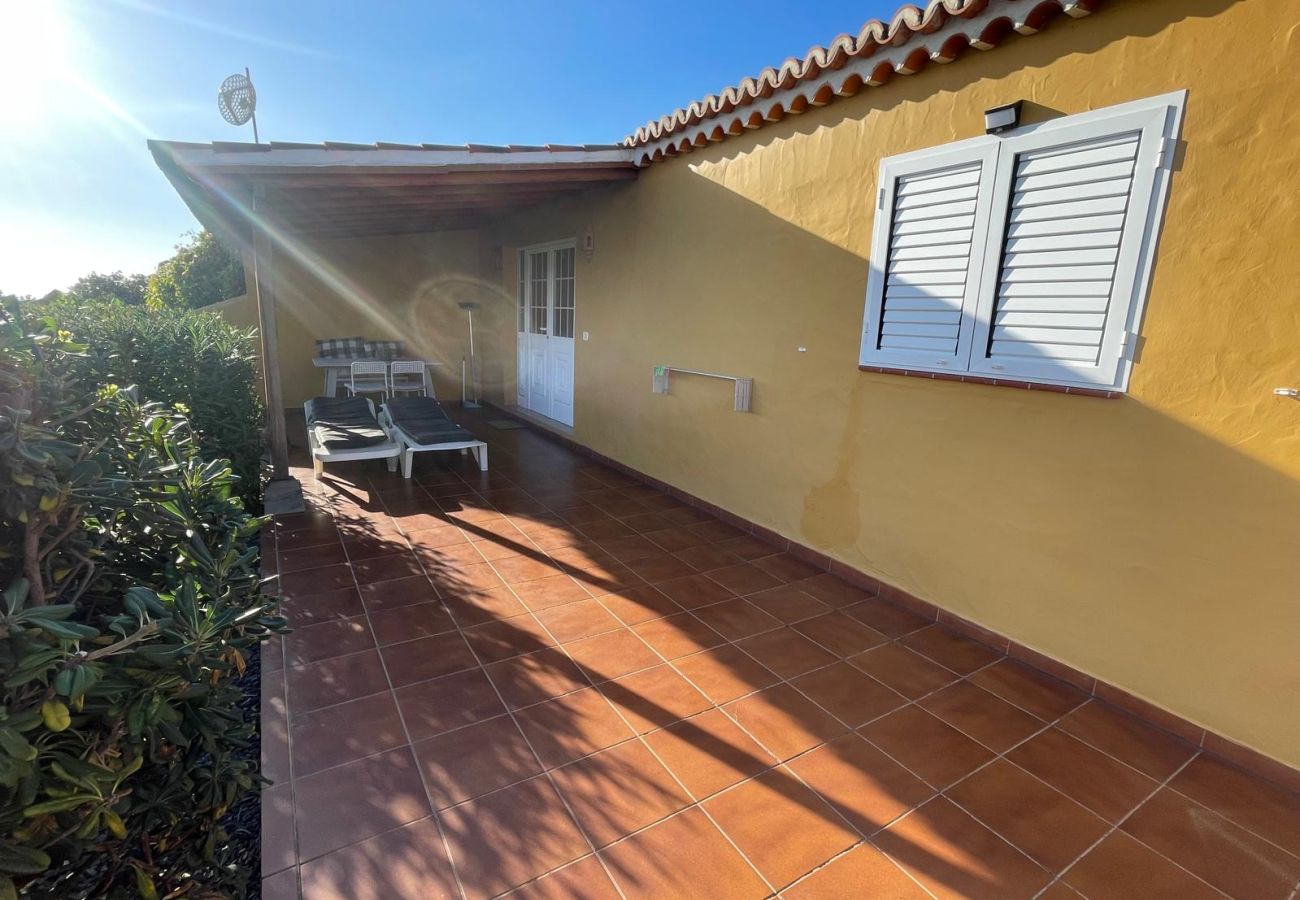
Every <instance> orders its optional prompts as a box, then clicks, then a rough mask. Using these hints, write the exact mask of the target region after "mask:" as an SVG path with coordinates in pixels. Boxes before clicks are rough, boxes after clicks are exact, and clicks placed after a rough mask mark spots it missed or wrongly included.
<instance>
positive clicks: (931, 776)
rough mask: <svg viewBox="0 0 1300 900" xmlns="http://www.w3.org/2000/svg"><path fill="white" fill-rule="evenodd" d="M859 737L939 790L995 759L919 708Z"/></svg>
mask: <svg viewBox="0 0 1300 900" xmlns="http://www.w3.org/2000/svg"><path fill="white" fill-rule="evenodd" d="M858 733H859V734H861V735H862V736H863V737H865V738H866V739H867V740H869V741H871V743H873V744H875V745H876V746H877V747H879V748H880V749H881V750H884V751H885V752H886V753H888V754H889V755H890V756H891V757H893V758H894V759H896V760H897V761H898V762H900V763H902V764H903V765H904V766H906V767H907V768H908V769H910V770H911V771H912V772H914V773H916V774H917V775H919V776H920V777H921V778H923V779H924V780H925V781H926V782H927V783H929V784H930V785H931V786H932V787H935V788H939V789H942V788H945V787H947V786H948V785H950V784H952V783H953V782H954V781H957V780H958V779H960V778H964V777H965V776H967V775H969V774H970V773H971V772H973V771H975V769H977V768H979V767H980V766H982V765H983V764H984V763H986V762H988V761H989V760H990V759H992V758H993V754H992V753H990V752H989V751H988V750H987V749H986V748H984V747H982V746H980V745H979V744H977V743H976V742H975V741H973V740H971V739H970V738H968V737H967V736H966V735H964V734H962V733H961V732H960V731H958V730H957V729H955V728H953V727H952V726H951V725H948V724H946V723H945V722H943V721H942V720H940V719H937V718H935V717H934V716H932V715H930V714H929V713H928V712H926V711H925V710H923V709H921V708H920V707H917V706H907V707H904V708H903V709H900V710H898V711H896V712H892V713H890V714H889V715H887V716H885V717H884V718H882V719H877V720H876V721H874V722H872V723H871V724H869V725H866V726H864V727H862V728H860V729H858Z"/></svg>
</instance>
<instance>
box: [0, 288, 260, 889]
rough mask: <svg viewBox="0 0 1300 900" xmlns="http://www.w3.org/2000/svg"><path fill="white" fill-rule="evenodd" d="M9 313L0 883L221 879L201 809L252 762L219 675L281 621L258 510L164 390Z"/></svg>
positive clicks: (215, 829)
mask: <svg viewBox="0 0 1300 900" xmlns="http://www.w3.org/2000/svg"><path fill="white" fill-rule="evenodd" d="M21 316H22V314H21V313H19V312H4V311H0V588H3V594H2V595H0V679H3V681H0V693H2V694H3V707H2V708H0V898H11V897H14V896H15V891H16V887H17V886H18V885H28V884H29V883H32V882H33V881H34V880H35V881H36V882H38V883H39V884H41V885H43V886H46V887H48V886H49V885H50V884H52V883H58V882H60V880H61V879H63V880H64V884H65V888H66V879H69V878H72V877H74V874H75V875H76V876H78V877H81V878H83V879H84V877H85V873H86V872H87V871H88V870H91V871H93V872H94V874H95V875H97V876H98V878H97V881H96V883H95V884H94V886H93V890H92V893H93V896H97V897H98V896H107V897H125V896H130V895H136V894H138V895H140V896H144V897H157V896H163V895H171V892H173V891H174V892H177V893H176V894H175V895H176V896H180V895H181V894H184V895H185V896H191V897H199V896H211V895H212V892H213V891H217V890H220V891H232V892H235V893H237V894H242V892H243V881H244V879H246V878H247V877H248V876H249V875H250V873H247V872H241V871H239V870H238V869H237V868H236V867H234V866H232V865H231V864H229V862H228V857H229V853H230V848H228V847H226V846H225V835H224V834H223V832H222V829H221V827H220V824H219V823H220V820H221V818H222V816H223V815H224V813H225V811H226V810H228V809H229V808H230V807H231V806H232V804H234V803H235V802H236V800H237V799H238V798H239V796H240V795H241V794H242V793H243V792H245V791H247V790H250V789H253V788H255V787H256V786H257V782H258V779H259V775H258V773H257V770H256V767H255V764H254V763H252V762H248V761H244V760H241V759H240V758H239V757H238V755H237V754H238V751H239V750H240V748H241V747H242V746H244V745H245V744H246V743H247V742H248V740H249V738H250V736H251V734H252V726H250V725H248V724H246V723H245V722H244V721H243V718H242V716H241V714H240V710H239V709H238V708H237V702H238V699H239V691H238V689H237V687H236V686H235V685H233V684H232V679H233V678H234V677H235V676H236V675H237V674H238V673H239V672H241V671H242V670H243V668H244V666H245V663H246V660H247V657H248V655H249V653H250V651H252V650H253V649H254V648H255V646H256V645H257V643H258V642H259V641H260V640H263V639H265V638H266V637H267V636H268V635H270V634H271V633H273V632H275V631H278V630H282V629H283V620H282V619H280V618H278V617H277V616H275V615H274V606H273V604H272V603H271V602H270V601H269V600H267V599H266V598H263V597H262V596H261V595H260V594H259V590H258V580H257V574H256V573H257V549H256V544H255V543H254V541H255V538H256V535H257V532H258V529H259V527H260V524H261V522H260V520H258V519H256V518H254V517H252V516H250V515H249V514H248V513H247V512H246V511H245V509H244V507H243V504H242V502H241V501H240V499H239V498H238V496H237V495H236V494H235V486H236V484H237V480H236V478H235V476H234V474H233V473H232V471H231V468H230V466H229V464H228V463H227V462H226V461H225V460H223V459H215V460H212V461H206V460H204V458H203V457H202V456H201V455H200V442H199V440H198V438H197V435H196V432H195V430H194V428H193V427H192V426H191V424H190V422H189V421H188V420H187V418H186V417H185V416H184V415H183V414H182V413H181V412H180V411H179V410H178V409H176V408H167V407H164V406H162V405H161V404H157V403H145V402H140V401H138V400H137V399H136V397H135V396H134V393H135V392H134V391H132V390H129V389H119V388H117V387H115V386H112V385H104V386H99V385H97V384H96V382H94V381H91V380H88V377H87V372H91V373H93V372H95V371H96V369H95V366H94V365H88V364H87V356H86V353H87V351H86V348H85V347H84V346H82V345H78V344H75V343H73V341H72V337H71V335H69V334H68V333H67V332H65V331H58V330H56V329H55V328H54V327H53V326H52V325H51V324H50V323H49V322H48V321H32V320H30V319H29V320H28V321H26V322H24V321H23V320H22V318H21ZM252 875H253V877H256V873H252ZM54 891H55V893H56V894H58V889H57V888H55V889H54ZM59 895H65V896H66V894H59Z"/></svg>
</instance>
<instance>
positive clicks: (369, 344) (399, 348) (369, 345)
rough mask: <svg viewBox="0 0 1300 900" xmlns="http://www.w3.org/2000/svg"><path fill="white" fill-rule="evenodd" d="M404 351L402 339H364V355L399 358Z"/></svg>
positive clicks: (379, 357) (376, 357)
mask: <svg viewBox="0 0 1300 900" xmlns="http://www.w3.org/2000/svg"><path fill="white" fill-rule="evenodd" d="M404 353H406V344H405V343H403V342H402V341H366V346H365V355H366V356H369V357H371V358H373V359H401V358H402V355H403V354H404Z"/></svg>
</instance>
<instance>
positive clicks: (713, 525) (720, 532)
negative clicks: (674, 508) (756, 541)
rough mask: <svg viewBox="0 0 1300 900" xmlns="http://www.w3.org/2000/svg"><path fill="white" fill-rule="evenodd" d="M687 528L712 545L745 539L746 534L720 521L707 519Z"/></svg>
mask: <svg viewBox="0 0 1300 900" xmlns="http://www.w3.org/2000/svg"><path fill="white" fill-rule="evenodd" d="M687 528H689V529H690V531H691V532H692V533H693V534H697V535H699V536H700V537H701V538H702V539H704V540H706V541H708V542H709V543H711V544H716V543H719V542H721V541H730V540H734V539H735V538H738V537H743V536H744V534H745V533H744V532H743V531H741V530H740V529H739V528H736V527H734V526H732V525H728V524H727V523H725V522H722V521H719V520H718V519H705V520H704V521H703V522H697V523H696V524H694V525H688V526H687Z"/></svg>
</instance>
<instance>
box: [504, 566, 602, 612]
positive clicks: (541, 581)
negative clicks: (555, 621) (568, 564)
mask: <svg viewBox="0 0 1300 900" xmlns="http://www.w3.org/2000/svg"><path fill="white" fill-rule="evenodd" d="M514 592H515V593H516V594H518V595H519V599H520V600H522V601H523V603H524V606H526V607H528V608H529V609H531V610H532V611H533V612H537V611H538V610H541V609H549V608H550V607H552V606H562V605H563V604H565V603H572V602H573V601H574V600H583V599H586V598H587V597H589V596H590V594H588V593H587V592H586V591H585V590H583V588H582V585H580V584H578V582H576V581H574V580H573V579H572V578H571V577H569V576H568V575H548V576H547V577H545V578H538V579H537V580H536V581H525V582H522V583H521V584H517V585H515V586H514Z"/></svg>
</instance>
